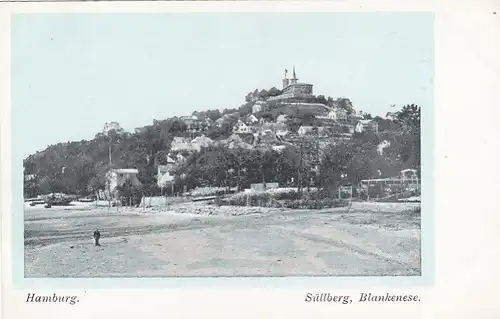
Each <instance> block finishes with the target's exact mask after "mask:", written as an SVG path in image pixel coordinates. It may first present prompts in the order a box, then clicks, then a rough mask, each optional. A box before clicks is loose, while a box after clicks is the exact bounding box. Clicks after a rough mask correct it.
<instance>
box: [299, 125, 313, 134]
mask: <svg viewBox="0 0 500 319" xmlns="http://www.w3.org/2000/svg"><path fill="white" fill-rule="evenodd" d="M313 131H314V127H312V126H305V125H303V126H301V127H300V128H299V130H298V131H297V133H298V134H299V135H306V134H311V133H313Z"/></svg>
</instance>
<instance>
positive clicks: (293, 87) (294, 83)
mask: <svg viewBox="0 0 500 319" xmlns="http://www.w3.org/2000/svg"><path fill="white" fill-rule="evenodd" d="M287 74H288V70H286V69H285V78H284V79H283V89H282V92H281V94H280V95H278V96H272V97H270V98H268V99H267V100H268V101H285V100H287V101H290V100H292V99H293V100H304V99H307V98H309V97H311V96H312V95H313V85H312V84H308V83H299V79H298V78H297V73H296V72H295V66H294V67H293V71H292V78H290V79H289V78H288V77H287Z"/></svg>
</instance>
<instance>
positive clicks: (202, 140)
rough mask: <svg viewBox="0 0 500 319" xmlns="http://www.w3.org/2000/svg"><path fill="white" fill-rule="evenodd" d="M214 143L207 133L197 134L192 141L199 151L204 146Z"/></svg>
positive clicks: (194, 147) (192, 145) (193, 146)
mask: <svg viewBox="0 0 500 319" xmlns="http://www.w3.org/2000/svg"><path fill="white" fill-rule="evenodd" d="M212 144H213V141H212V139H210V138H209V137H206V136H205V135H201V136H197V137H195V138H194V139H193V140H192V141H191V147H192V148H193V149H195V150H197V151H198V152H199V151H200V150H201V148H202V147H208V146H210V145H212Z"/></svg>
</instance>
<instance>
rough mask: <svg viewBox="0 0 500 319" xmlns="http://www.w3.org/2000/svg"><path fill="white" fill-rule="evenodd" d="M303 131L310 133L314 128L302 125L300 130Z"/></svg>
mask: <svg viewBox="0 0 500 319" xmlns="http://www.w3.org/2000/svg"><path fill="white" fill-rule="evenodd" d="M300 129H302V130H303V131H306V132H309V131H312V130H313V127H312V126H308V125H302V126H301V127H300V128H299V130H300Z"/></svg>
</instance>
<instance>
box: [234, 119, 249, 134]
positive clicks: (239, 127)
mask: <svg viewBox="0 0 500 319" xmlns="http://www.w3.org/2000/svg"><path fill="white" fill-rule="evenodd" d="M233 133H235V134H248V133H250V128H249V127H248V125H246V124H245V123H243V121H242V120H238V122H237V123H236V124H235V125H234V127H233Z"/></svg>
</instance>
